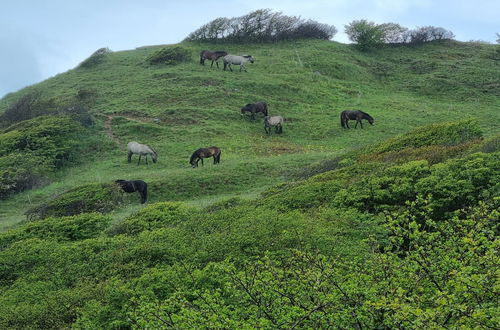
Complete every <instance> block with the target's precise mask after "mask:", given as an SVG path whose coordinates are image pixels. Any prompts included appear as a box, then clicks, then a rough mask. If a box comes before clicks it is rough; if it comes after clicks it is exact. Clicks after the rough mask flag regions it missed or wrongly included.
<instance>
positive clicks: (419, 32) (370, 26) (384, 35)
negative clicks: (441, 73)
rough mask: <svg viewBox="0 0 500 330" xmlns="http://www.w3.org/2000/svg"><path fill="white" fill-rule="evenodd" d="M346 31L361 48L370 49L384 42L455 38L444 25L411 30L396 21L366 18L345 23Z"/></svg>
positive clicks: (415, 42)
mask: <svg viewBox="0 0 500 330" xmlns="http://www.w3.org/2000/svg"><path fill="white" fill-rule="evenodd" d="M345 33H346V34H347V36H348V37H349V39H350V40H351V41H353V42H355V43H356V45H357V47H358V48H359V49H361V50H368V49H371V48H374V47H377V46H380V45H382V44H384V43H409V44H423V43H425V42H430V41H435V40H448V39H453V38H454V37H455V35H454V34H453V32H451V31H449V30H446V29H444V28H442V27H435V26H423V27H419V28H416V29H413V30H409V29H408V28H405V27H403V26H401V25H399V24H396V23H383V24H375V23H374V22H369V21H367V20H365V19H362V20H354V21H352V22H351V23H349V24H347V25H345Z"/></svg>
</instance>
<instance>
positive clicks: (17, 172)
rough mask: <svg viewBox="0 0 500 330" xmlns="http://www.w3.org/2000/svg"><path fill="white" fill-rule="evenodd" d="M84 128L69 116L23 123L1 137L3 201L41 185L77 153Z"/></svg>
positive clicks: (0, 135) (0, 185)
mask: <svg viewBox="0 0 500 330" xmlns="http://www.w3.org/2000/svg"><path fill="white" fill-rule="evenodd" d="M83 132H84V131H83V128H82V126H81V125H80V124H79V123H77V122H75V121H74V120H72V119H71V118H69V117H68V116H62V117H53V116H43V117H38V118H36V119H31V120H26V121H22V122H20V123H17V124H15V125H12V126H10V127H8V128H7V129H6V130H5V131H4V132H3V133H2V134H0V165H1V166H0V199H3V198H5V197H7V196H8V195H10V194H12V193H15V192H19V191H23V190H25V189H30V188H32V187H33V186H35V185H37V184H39V183H42V182H43V181H44V178H45V177H46V176H47V175H48V174H49V173H51V172H53V171H54V170H55V169H57V168H60V167H62V166H63V165H64V164H66V163H67V162H68V161H71V160H72V159H73V157H74V156H75V155H76V154H77V153H78V150H79V146H80V141H79V138H80V137H81V135H82V134H83Z"/></svg>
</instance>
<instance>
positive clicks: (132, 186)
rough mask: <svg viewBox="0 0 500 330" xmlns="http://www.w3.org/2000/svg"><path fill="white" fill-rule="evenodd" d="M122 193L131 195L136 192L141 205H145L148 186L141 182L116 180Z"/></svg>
mask: <svg viewBox="0 0 500 330" xmlns="http://www.w3.org/2000/svg"><path fill="white" fill-rule="evenodd" d="M115 183H117V184H118V185H119V186H120V187H121V188H122V190H123V191H124V192H126V193H133V192H135V191H138V192H139V194H140V195H141V204H144V203H146V201H147V199H148V184H147V183H146V182H144V181H142V180H130V181H129V180H116V181H115Z"/></svg>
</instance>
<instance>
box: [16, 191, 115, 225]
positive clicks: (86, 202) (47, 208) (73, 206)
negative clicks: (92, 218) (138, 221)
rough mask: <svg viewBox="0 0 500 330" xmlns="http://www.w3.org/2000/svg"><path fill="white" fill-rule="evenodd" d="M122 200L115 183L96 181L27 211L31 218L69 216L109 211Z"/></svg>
mask: <svg viewBox="0 0 500 330" xmlns="http://www.w3.org/2000/svg"><path fill="white" fill-rule="evenodd" d="M121 201H122V199H121V190H120V188H119V187H118V186H117V185H115V184H106V183H105V184H102V183H94V184H88V185H84V186H79V187H76V188H74V189H71V190H68V191H66V192H64V193H62V194H60V195H58V196H56V197H54V198H53V199H51V200H49V201H48V202H46V203H43V204H41V205H39V206H37V207H34V208H32V209H30V210H28V211H27V212H26V215H27V216H28V218H30V219H43V218H46V217H57V216H59V217H61V216H69V215H75V214H80V213H86V212H109V211H111V210H112V209H113V208H115V207H116V206H117V205H118V204H120V203H121Z"/></svg>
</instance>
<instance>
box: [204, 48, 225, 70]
mask: <svg viewBox="0 0 500 330" xmlns="http://www.w3.org/2000/svg"><path fill="white" fill-rule="evenodd" d="M226 55H227V52H225V51H223V50H218V51H215V52H212V51H209V50H202V51H201V53H200V64H201V65H205V60H211V61H212V64H210V67H212V66H213V65H214V62H215V64H217V69H218V68H219V62H217V60H218V59H219V58H221V57H222V56H226Z"/></svg>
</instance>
